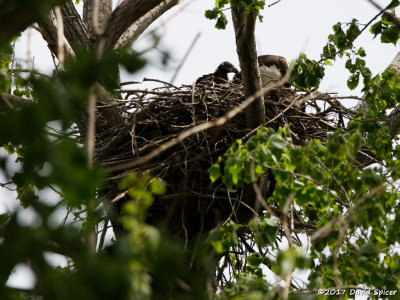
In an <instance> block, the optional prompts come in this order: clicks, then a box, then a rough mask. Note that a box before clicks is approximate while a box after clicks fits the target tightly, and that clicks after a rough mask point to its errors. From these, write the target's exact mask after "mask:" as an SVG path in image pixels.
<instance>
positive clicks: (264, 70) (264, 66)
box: [232, 55, 289, 88]
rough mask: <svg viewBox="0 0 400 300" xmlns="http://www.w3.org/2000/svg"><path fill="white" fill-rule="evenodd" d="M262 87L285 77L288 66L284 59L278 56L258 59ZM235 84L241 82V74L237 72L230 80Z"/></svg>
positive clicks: (265, 56) (263, 56) (266, 56)
mask: <svg viewBox="0 0 400 300" xmlns="http://www.w3.org/2000/svg"><path fill="white" fill-rule="evenodd" d="M257 59H258V66H259V68H260V76H261V81H262V87H263V88H265V87H270V86H272V85H273V84H275V82H277V81H279V80H280V79H281V78H282V77H283V76H285V75H286V72H287V70H288V68H289V67H288V64H287V61H286V59H285V58H284V57H282V56H278V55H261V56H259V57H258V58H257ZM232 81H233V82H235V83H240V82H242V74H241V72H239V73H238V74H237V75H236V76H235V77H234V78H233V80H232Z"/></svg>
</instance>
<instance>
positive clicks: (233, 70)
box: [231, 67, 239, 74]
mask: <svg viewBox="0 0 400 300" xmlns="http://www.w3.org/2000/svg"><path fill="white" fill-rule="evenodd" d="M231 72H232V73H235V74H238V73H239V71H238V70H237V69H236V68H235V67H233V68H232V69H231Z"/></svg>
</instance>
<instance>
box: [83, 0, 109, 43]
mask: <svg viewBox="0 0 400 300" xmlns="http://www.w3.org/2000/svg"><path fill="white" fill-rule="evenodd" d="M95 1H96V0H85V2H84V3H83V23H84V24H85V25H86V28H87V29H88V30H89V33H90V35H91V36H94V35H96V33H97V30H96V29H95V28H94V22H95V23H96V22H97V27H98V29H100V30H102V29H104V27H105V25H106V23H107V21H108V18H109V17H110V15H111V12H112V0H98V11H97V17H96V18H93V13H94V9H95V5H94V4H95Z"/></svg>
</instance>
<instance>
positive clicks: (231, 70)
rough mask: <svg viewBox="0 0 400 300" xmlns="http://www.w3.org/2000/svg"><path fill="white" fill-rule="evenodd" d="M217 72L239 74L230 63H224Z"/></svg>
mask: <svg viewBox="0 0 400 300" xmlns="http://www.w3.org/2000/svg"><path fill="white" fill-rule="evenodd" d="M216 71H219V72H224V73H235V74H237V73H239V71H238V70H237V69H236V68H235V67H234V66H233V65H232V64H231V63H230V62H229V61H224V62H222V63H221V64H220V65H219V66H218V68H217V70H216Z"/></svg>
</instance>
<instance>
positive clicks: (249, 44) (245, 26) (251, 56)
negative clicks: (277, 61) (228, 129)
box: [231, 3, 266, 129]
mask: <svg viewBox="0 0 400 300" xmlns="http://www.w3.org/2000/svg"><path fill="white" fill-rule="evenodd" d="M231 11H232V20H233V26H234V29H235V36H236V51H237V54H238V57H239V64H240V69H241V72H242V84H243V87H244V94H245V96H246V97H249V96H251V95H253V94H255V93H256V92H258V91H259V90H260V89H261V78H260V69H259V67H258V60H257V51H256V42H255V36H254V30H255V24H256V19H255V18H254V17H253V16H252V15H251V14H246V11H245V8H244V6H243V5H242V4H239V6H236V5H234V4H233V3H231ZM265 120H266V117H265V107H264V97H263V96H261V97H260V98H257V99H256V100H254V101H253V103H251V104H250V105H249V106H248V107H247V108H246V123H247V127H248V128H249V129H254V128H256V127H257V126H259V125H261V124H263V123H265Z"/></svg>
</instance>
